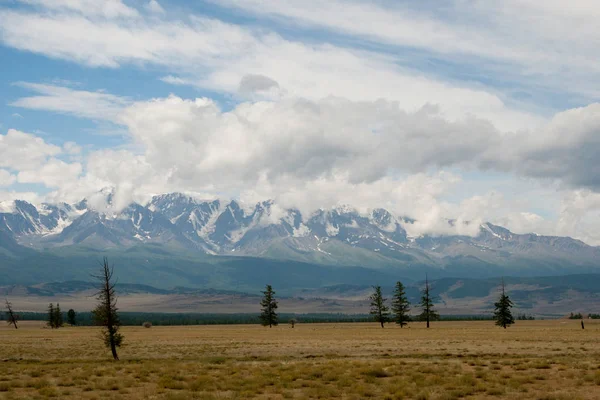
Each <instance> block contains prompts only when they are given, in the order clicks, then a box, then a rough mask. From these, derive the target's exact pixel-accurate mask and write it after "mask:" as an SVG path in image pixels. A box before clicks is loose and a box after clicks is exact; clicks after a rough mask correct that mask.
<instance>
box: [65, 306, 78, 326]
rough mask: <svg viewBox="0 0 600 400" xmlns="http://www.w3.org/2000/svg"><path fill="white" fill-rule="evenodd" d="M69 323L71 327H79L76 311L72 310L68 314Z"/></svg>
mask: <svg viewBox="0 0 600 400" xmlns="http://www.w3.org/2000/svg"><path fill="white" fill-rule="evenodd" d="M67 322H68V323H69V325H71V326H75V325H77V320H76V314H75V310H73V309H72V308H71V309H70V310H69V311H68V312H67Z"/></svg>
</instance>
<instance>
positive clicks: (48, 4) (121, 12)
mask: <svg viewBox="0 0 600 400" xmlns="http://www.w3.org/2000/svg"><path fill="white" fill-rule="evenodd" d="M19 1H21V2H23V3H28V4H32V5H37V6H43V7H44V8H47V9H51V10H56V11H74V12H77V13H80V14H82V15H85V16H89V17H105V18H115V17H137V16H138V15H139V13H138V12H137V10H136V9H134V8H131V7H128V6H126V5H125V4H123V2H122V1H121V0H19ZM153 2H156V1H155V0H153ZM151 3H152V2H151ZM159 7H160V6H159Z"/></svg>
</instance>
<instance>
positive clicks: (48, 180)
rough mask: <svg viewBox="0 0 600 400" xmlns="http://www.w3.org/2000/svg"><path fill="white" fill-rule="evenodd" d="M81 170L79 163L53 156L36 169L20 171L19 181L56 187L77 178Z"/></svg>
mask: <svg viewBox="0 0 600 400" xmlns="http://www.w3.org/2000/svg"><path fill="white" fill-rule="evenodd" d="M81 170H82V167H81V164H79V163H72V164H69V163H66V162H64V161H61V160H58V159H56V158H52V159H50V160H48V162H46V163H44V164H43V165H42V166H40V167H39V168H36V169H35V170H25V171H20V172H19V174H18V175H17V179H18V181H19V183H42V184H44V185H45V186H46V187H48V188H54V187H60V186H62V185H64V184H65V183H68V182H72V181H74V180H77V178H78V177H79V175H80V174H81Z"/></svg>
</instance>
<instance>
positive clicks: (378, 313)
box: [369, 286, 390, 328]
mask: <svg viewBox="0 0 600 400" xmlns="http://www.w3.org/2000/svg"><path fill="white" fill-rule="evenodd" d="M373 290H374V292H373V294H372V295H371V296H370V297H369V300H371V311H370V314H371V315H373V316H374V318H375V321H376V322H379V323H380V324H381V327H382V328H383V324H385V323H386V322H388V321H389V320H390V313H389V308H388V307H387V306H386V305H385V302H386V300H387V299H385V298H384V297H383V295H382V294H381V286H373Z"/></svg>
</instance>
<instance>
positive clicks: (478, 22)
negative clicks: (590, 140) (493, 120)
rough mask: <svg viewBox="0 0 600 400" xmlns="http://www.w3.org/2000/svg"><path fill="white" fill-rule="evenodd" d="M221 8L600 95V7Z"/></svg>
mask: <svg viewBox="0 0 600 400" xmlns="http://www.w3.org/2000/svg"><path fill="white" fill-rule="evenodd" d="M215 3H217V1H215ZM218 4H219V5H220V6H223V5H229V6H230V7H235V8H239V9H241V10H243V11H245V12H248V13H251V14H254V15H259V16H264V17H269V18H272V19H274V20H276V21H279V22H281V23H282V24H285V26H289V25H290V24H296V25H297V26H300V27H305V28H306V27H308V28H314V27H317V28H325V29H328V30H330V31H332V32H335V33H336V34H342V35H347V36H350V37H353V38H355V39H356V38H359V39H360V40H361V41H363V43H364V41H368V42H372V43H376V44H378V45H381V44H386V45H388V46H405V47H409V48H417V49H421V50H424V51H428V52H432V53H434V54H435V57H441V58H444V59H446V60H448V61H450V62H456V63H460V64H466V65H469V64H472V65H476V66H479V68H482V67H485V68H487V69H489V70H491V71H495V72H498V71H501V72H502V73H503V74H504V75H505V76H507V77H509V79H514V80H518V81H520V82H522V83H527V82H528V81H529V83H531V81H532V80H535V81H536V82H539V83H543V84H544V85H545V86H547V87H555V88H560V89H562V90H565V91H572V92H575V93H580V94H583V95H585V96H588V97H590V98H594V97H597V96H598V90H597V89H596V88H593V87H590V86H589V85H588V84H587V82H588V81H589V80H591V79H592V76H593V77H596V78H598V75H600V68H599V67H598V65H597V63H596V62H595V59H596V54H597V53H598V50H599V48H598V38H599V36H598V31H597V30H595V29H594V28H593V27H594V24H595V21H596V20H597V18H598V17H599V16H600V6H598V3H597V2H596V1H593V0H591V1H590V0H579V1H576V2H575V3H574V4H573V5H572V6H571V7H565V6H564V2H561V1H559V0H555V1H554V0H553V1H536V0H507V1H502V2H484V1H462V0H453V1H449V2H444V3H443V4H441V3H440V4H437V3H431V4H429V6H428V7H425V6H420V5H419V6H415V5H414V4H412V3H410V2H408V3H407V2H371V1H366V0H363V1H360V0H353V1H341V0H332V1H326V2H323V1H318V0H290V1H285V2H283V1H277V0H271V1H262V0H219V1H218ZM356 21H360V23H356ZM582 38H585V40H583V39H582ZM500 63H501V64H500ZM590 75H591V76H590ZM558 77H560V79H557V78H558Z"/></svg>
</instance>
